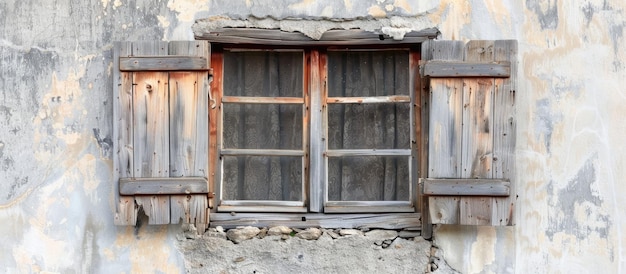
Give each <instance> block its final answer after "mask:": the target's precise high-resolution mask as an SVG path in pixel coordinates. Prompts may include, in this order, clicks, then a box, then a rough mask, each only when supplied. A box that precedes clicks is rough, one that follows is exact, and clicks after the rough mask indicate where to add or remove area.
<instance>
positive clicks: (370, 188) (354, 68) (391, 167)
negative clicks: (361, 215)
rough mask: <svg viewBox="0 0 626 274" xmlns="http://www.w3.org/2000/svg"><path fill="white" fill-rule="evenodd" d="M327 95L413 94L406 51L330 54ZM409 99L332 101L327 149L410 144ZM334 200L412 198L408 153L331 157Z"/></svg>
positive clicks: (403, 145)
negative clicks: (380, 101) (355, 101)
mask: <svg viewBox="0 0 626 274" xmlns="http://www.w3.org/2000/svg"><path fill="white" fill-rule="evenodd" d="M328 70H329V71H328V85H329V86H328V96H329V97H365V96H389V95H409V54H408V52H407V51H370V52H367V51H333V52H329V53H328ZM410 115H411V112H410V104H409V103H384V104H329V105H328V148H329V149H367V148H369V149H371V148H376V149H408V148H410V144H409V142H410V129H411V125H410ZM328 180H329V186H328V197H329V200H331V201H396V200H409V196H410V193H409V161H408V157H397V156H395V157H392V156H367V157H332V158H329V161H328Z"/></svg>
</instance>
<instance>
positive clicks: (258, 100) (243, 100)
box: [222, 96, 304, 104]
mask: <svg viewBox="0 0 626 274" xmlns="http://www.w3.org/2000/svg"><path fill="white" fill-rule="evenodd" d="M222 103H238V104H304V98H301V97H249V96H224V97H222Z"/></svg>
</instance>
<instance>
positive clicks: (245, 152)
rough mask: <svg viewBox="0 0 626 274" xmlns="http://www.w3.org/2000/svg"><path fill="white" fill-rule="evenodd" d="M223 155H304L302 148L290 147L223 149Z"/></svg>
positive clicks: (221, 151)
mask: <svg viewBox="0 0 626 274" xmlns="http://www.w3.org/2000/svg"><path fill="white" fill-rule="evenodd" d="M220 155H222V156H304V151H302V150H289V149H222V150H220Z"/></svg>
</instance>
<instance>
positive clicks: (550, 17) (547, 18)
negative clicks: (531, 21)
mask: <svg viewBox="0 0 626 274" xmlns="http://www.w3.org/2000/svg"><path fill="white" fill-rule="evenodd" d="M558 2H559V1H558V0H547V1H546V0H526V8H528V9H530V10H532V11H533V12H534V13H535V15H536V16H537V21H539V25H540V26H541V29H544V30H545V29H556V28H557V27H558V25H559V10H558Z"/></svg>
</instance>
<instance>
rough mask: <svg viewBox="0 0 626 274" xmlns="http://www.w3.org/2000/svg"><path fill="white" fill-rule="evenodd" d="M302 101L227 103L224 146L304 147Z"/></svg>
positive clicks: (251, 147)
mask: <svg viewBox="0 0 626 274" xmlns="http://www.w3.org/2000/svg"><path fill="white" fill-rule="evenodd" d="M302 111H303V110H302V105H278V104H224V125H223V127H222V128H223V130H224V135H223V137H224V139H223V143H224V148H248V149H298V150H300V149H302Z"/></svg>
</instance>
